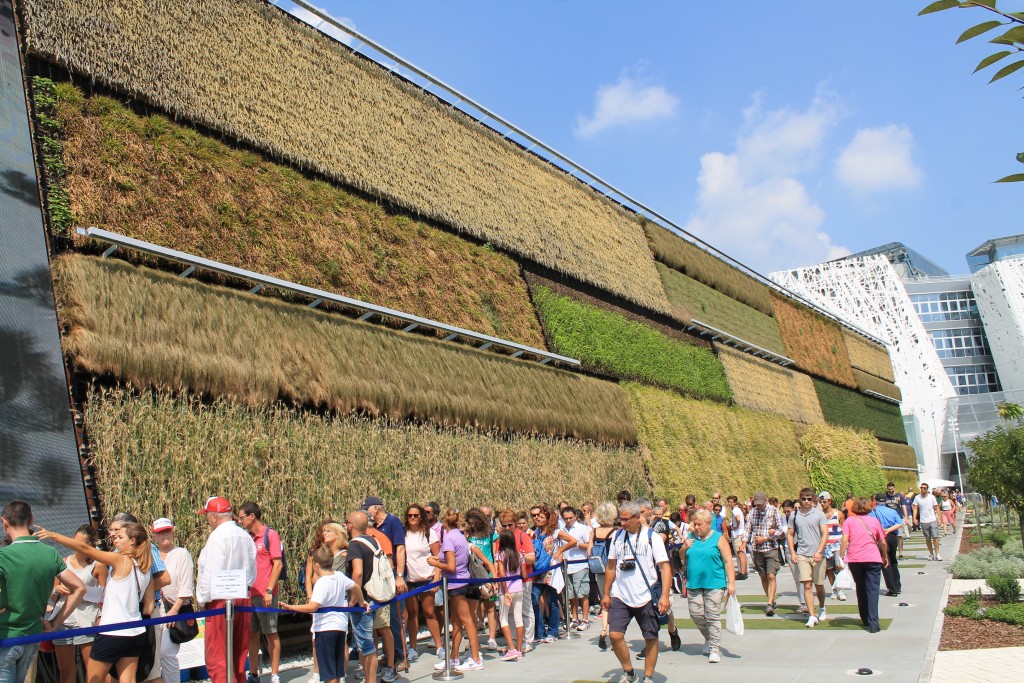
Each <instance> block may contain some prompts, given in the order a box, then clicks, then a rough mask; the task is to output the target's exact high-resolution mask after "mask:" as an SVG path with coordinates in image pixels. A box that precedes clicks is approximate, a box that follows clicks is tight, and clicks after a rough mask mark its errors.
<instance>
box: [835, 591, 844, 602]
mask: <svg viewBox="0 0 1024 683" xmlns="http://www.w3.org/2000/svg"><path fill="white" fill-rule="evenodd" d="M836 597H837V598H838V599H839V601H840V602H845V601H846V591H844V590H843V589H841V588H840V589H839V595H837V596H836Z"/></svg>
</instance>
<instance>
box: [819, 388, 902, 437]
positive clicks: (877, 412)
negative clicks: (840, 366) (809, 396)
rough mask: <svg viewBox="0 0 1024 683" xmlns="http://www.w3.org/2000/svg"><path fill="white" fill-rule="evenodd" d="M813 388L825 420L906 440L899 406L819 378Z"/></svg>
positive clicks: (882, 435) (878, 434) (876, 434)
mask: <svg viewBox="0 0 1024 683" xmlns="http://www.w3.org/2000/svg"><path fill="white" fill-rule="evenodd" d="M814 390H815V391H816V392H817V394H818V401H819V402H820V403H821V414H822V415H824V416H825V421H826V422H829V423H831V424H835V425H842V426H844V427H852V428H854V429H863V430H867V431H869V432H871V433H873V434H874V435H875V436H877V437H878V438H879V439H882V440H884V441H895V442H897V443H906V442H907V432H906V429H905V428H904V426H903V416H902V415H901V414H900V408H899V406H897V405H894V404H892V403H889V402H887V401H883V400H881V399H877V398H874V397H873V396H865V395H864V394H862V393H860V392H857V391H853V390H852V389H847V388H845V387H839V386H836V385H834V384H829V383H828V382H823V381H821V380H819V379H816V380H814Z"/></svg>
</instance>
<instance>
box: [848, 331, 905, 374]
mask: <svg viewBox="0 0 1024 683" xmlns="http://www.w3.org/2000/svg"><path fill="white" fill-rule="evenodd" d="M843 339H844V340H845V341H846V350H847V352H848V353H849V354H850V364H851V365H853V367H854V368H856V369H858V370H863V371H864V372H867V373H869V374H872V375H874V376H875V377H881V378H882V379H884V380H886V381H887V382H895V381H896V377H895V376H894V375H893V372H892V361H891V360H890V359H889V351H888V349H887V348H886V347H884V346H882V345H880V344H875V343H874V342H870V341H868V340H867V339H865V338H864V337H862V336H860V335H859V334H854V333H853V332H850V331H849V330H843Z"/></svg>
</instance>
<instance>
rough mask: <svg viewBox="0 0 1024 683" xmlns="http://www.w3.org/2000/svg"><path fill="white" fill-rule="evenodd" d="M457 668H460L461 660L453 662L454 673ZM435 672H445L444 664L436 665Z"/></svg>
mask: <svg viewBox="0 0 1024 683" xmlns="http://www.w3.org/2000/svg"><path fill="white" fill-rule="evenodd" d="M457 668H459V660H457V659H453V660H452V670H453V671H454V670H455V669H457ZM434 671H444V662H438V663H437V664H435V665H434Z"/></svg>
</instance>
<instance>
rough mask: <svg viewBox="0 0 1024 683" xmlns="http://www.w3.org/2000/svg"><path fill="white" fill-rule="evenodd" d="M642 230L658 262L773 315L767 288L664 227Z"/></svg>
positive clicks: (647, 225)
mask: <svg viewBox="0 0 1024 683" xmlns="http://www.w3.org/2000/svg"><path fill="white" fill-rule="evenodd" d="M643 226H644V232H646V233H647V240H648V241H649V242H650V245H651V250H652V251H653V252H654V256H655V258H657V259H658V261H660V262H662V263H664V264H665V265H667V266H671V267H672V268H674V269H676V270H678V271H679V272H681V273H683V274H685V275H688V276H689V277H691V278H693V279H694V280H697V281H698V282H703V283H704V284H706V285H707V286H709V287H712V288H714V289H716V290H718V291H719V292H721V293H722V294H725V295H726V296H729V297H732V298H733V299H736V300H737V301H742V302H743V303H745V304H746V305H748V306H750V307H751V308H754V309H757V310H758V311H761V312H762V313H764V314H765V315H774V312H773V310H774V309H773V307H772V296H771V289H769V287H768V285H766V284H764V283H763V282H759V281H757V280H755V279H754V278H752V277H751V276H749V275H747V274H746V273H744V272H743V271H741V270H739V269H738V268H736V267H734V266H731V265H729V264H728V263H726V262H725V261H723V260H721V259H720V258H718V257H717V256H712V255H711V254H710V253H708V252H706V251H704V250H703V249H701V248H700V247H698V246H697V245H695V244H692V243H690V242H687V241H686V240H684V239H683V238H681V237H678V236H676V235H674V234H672V233H671V232H669V231H668V230H666V229H665V228H662V227H661V226H658V225H655V224H654V223H651V222H649V221H643Z"/></svg>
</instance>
